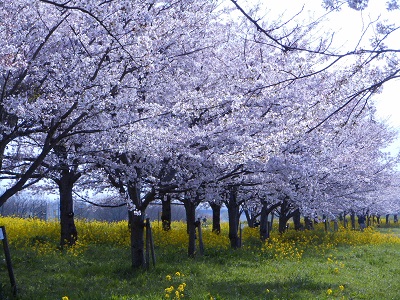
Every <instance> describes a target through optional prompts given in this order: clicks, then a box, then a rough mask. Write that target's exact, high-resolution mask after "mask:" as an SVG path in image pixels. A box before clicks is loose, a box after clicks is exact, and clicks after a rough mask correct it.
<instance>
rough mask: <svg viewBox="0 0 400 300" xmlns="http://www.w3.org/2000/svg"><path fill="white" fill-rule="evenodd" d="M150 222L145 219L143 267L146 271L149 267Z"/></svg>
mask: <svg viewBox="0 0 400 300" xmlns="http://www.w3.org/2000/svg"><path fill="white" fill-rule="evenodd" d="M149 227H150V221H149V218H147V219H146V256H145V267H146V270H148V269H149V267H150V236H149V232H150V230H149Z"/></svg>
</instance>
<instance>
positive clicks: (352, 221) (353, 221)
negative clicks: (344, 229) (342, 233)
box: [350, 211, 356, 230]
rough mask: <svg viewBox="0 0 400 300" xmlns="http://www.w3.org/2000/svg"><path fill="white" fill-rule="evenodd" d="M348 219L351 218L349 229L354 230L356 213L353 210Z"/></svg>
mask: <svg viewBox="0 0 400 300" xmlns="http://www.w3.org/2000/svg"><path fill="white" fill-rule="evenodd" d="M350 220H351V229H353V230H356V213H355V212H353V211H352V212H351V214H350Z"/></svg>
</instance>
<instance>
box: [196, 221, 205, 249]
mask: <svg viewBox="0 0 400 300" xmlns="http://www.w3.org/2000/svg"><path fill="white" fill-rule="evenodd" d="M197 230H198V233H199V254H200V255H204V244H203V233H202V231H201V222H200V218H199V219H198V221H197Z"/></svg>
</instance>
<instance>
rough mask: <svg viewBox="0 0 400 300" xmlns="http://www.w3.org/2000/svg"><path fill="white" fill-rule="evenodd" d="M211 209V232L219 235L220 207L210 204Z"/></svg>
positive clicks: (213, 203)
mask: <svg viewBox="0 0 400 300" xmlns="http://www.w3.org/2000/svg"><path fill="white" fill-rule="evenodd" d="M210 206H211V209H212V231H213V232H215V233H217V234H219V233H220V232H221V205H220V204H217V203H215V202H210Z"/></svg>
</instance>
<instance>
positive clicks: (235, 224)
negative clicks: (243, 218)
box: [227, 188, 240, 249]
mask: <svg viewBox="0 0 400 300" xmlns="http://www.w3.org/2000/svg"><path fill="white" fill-rule="evenodd" d="M239 207H240V204H238V203H237V189H236V188H232V189H231V191H230V193H229V200H228V203H227V208H228V217H229V240H230V241H231V248H233V249H237V248H240V238H239V235H238V229H239V218H240V211H239Z"/></svg>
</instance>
